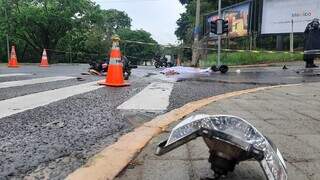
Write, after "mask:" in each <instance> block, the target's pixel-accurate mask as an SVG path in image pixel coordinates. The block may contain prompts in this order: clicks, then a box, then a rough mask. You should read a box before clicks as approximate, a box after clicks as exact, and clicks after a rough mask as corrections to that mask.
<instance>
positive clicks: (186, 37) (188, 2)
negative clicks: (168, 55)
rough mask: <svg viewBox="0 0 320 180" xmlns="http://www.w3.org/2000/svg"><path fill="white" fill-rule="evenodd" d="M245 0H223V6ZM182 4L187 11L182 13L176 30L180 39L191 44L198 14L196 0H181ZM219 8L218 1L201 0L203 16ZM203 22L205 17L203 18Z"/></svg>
mask: <svg viewBox="0 0 320 180" xmlns="http://www.w3.org/2000/svg"><path fill="white" fill-rule="evenodd" d="M242 1H244V0H223V1H222V7H226V6H230V5H232V4H235V3H239V2H242ZM179 2H180V3H181V4H182V5H185V7H186V12H185V13H182V14H181V17H180V18H179V19H178V21H177V25H178V28H177V30H176V31H175V34H176V36H177V37H178V39H179V40H181V41H183V43H184V44H186V45H191V44H192V42H193V29H194V26H195V21H196V19H195V16H196V0H179ZM217 9H218V1H212V0H201V17H202V18H203V16H204V15H205V14H207V13H210V12H213V11H216V10H217ZM201 22H203V19H202V20H201ZM201 29H202V28H201Z"/></svg>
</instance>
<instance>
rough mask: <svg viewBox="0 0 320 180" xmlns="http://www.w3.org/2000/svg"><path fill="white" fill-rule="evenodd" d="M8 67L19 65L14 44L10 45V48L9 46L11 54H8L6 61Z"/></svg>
mask: <svg viewBox="0 0 320 180" xmlns="http://www.w3.org/2000/svg"><path fill="white" fill-rule="evenodd" d="M8 67H9V68H17V67H19V64H18V59H17V54H16V48H15V47H14V46H12V48H11V54H10V59H9V62H8Z"/></svg>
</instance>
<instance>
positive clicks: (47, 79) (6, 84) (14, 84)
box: [0, 76, 74, 89]
mask: <svg viewBox="0 0 320 180" xmlns="http://www.w3.org/2000/svg"><path fill="white" fill-rule="evenodd" d="M73 78H74V77H68V76H57V77H45V78H36V79H28V80H22V81H9V82H3V83H0V89H1V88H9V87H17V86H24V85H31V84H39V83H47V82H54V81H63V80H68V79H73Z"/></svg>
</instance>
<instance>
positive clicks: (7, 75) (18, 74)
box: [0, 73, 32, 77]
mask: <svg viewBox="0 0 320 180" xmlns="http://www.w3.org/2000/svg"><path fill="white" fill-rule="evenodd" d="M30 75H32V74H26V73H15V74H0V77H12V76H30Z"/></svg>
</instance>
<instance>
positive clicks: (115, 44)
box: [99, 36, 129, 87]
mask: <svg viewBox="0 0 320 180" xmlns="http://www.w3.org/2000/svg"><path fill="white" fill-rule="evenodd" d="M119 42H120V38H119V37H117V36H115V37H113V38H112V49H111V53H110V61H109V65H108V72H107V77H106V80H105V81H100V82H99V84H100V85H106V86H113V87H122V86H128V85H129V84H128V83H127V82H125V81H124V78H123V64H122V62H121V52H120V48H119Z"/></svg>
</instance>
